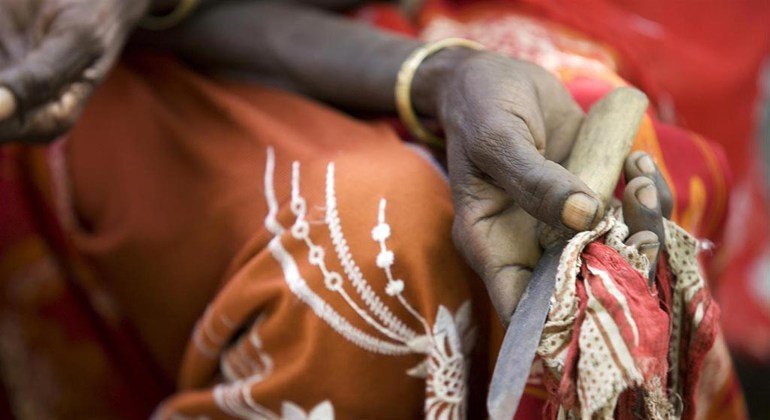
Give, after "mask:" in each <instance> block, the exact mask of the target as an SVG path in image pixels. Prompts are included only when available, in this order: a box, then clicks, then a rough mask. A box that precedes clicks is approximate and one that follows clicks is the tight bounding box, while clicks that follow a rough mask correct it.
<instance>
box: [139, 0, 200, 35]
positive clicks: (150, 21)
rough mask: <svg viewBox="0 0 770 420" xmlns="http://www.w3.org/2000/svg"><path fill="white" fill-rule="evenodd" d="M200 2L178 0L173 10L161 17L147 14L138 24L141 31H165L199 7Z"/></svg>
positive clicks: (196, 0) (197, 0)
mask: <svg viewBox="0 0 770 420" xmlns="http://www.w3.org/2000/svg"><path fill="white" fill-rule="evenodd" d="M200 2H201V0H179V3H178V4H177V5H176V7H175V8H174V10H172V11H171V12H170V13H167V14H165V15H163V16H156V15H152V14H148V15H147V16H145V17H144V18H142V20H141V21H140V22H139V26H140V27H141V28H142V29H147V30H148V31H165V30H166V29H171V28H173V27H174V26H176V25H179V24H180V23H182V21H184V20H185V19H187V17H188V16H190V15H191V14H192V12H193V11H195V9H196V8H197V7H198V5H200Z"/></svg>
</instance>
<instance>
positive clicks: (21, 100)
mask: <svg viewBox="0 0 770 420" xmlns="http://www.w3.org/2000/svg"><path fill="white" fill-rule="evenodd" d="M148 2H149V0H0V143H2V142H4V141H9V140H20V141H48V140H51V139H53V138H55V137H56V136H57V135H59V134H61V133H62V132H64V131H66V130H67V129H68V128H69V127H70V126H71V125H72V123H74V121H75V119H76V118H77V116H78V115H79V114H80V111H81V110H82V108H83V105H84V103H85V101H86V99H87V98H88V96H89V95H90V93H91V92H92V90H93V88H94V86H95V85H96V84H98V83H99V81H101V79H102V78H103V77H104V75H105V74H106V73H107V71H108V70H109V68H110V67H111V66H112V64H113V63H114V62H115V59H116V57H117V56H118V54H119V53H120V50H121V48H122V47H123V44H124V42H125V40H126V37H127V36H128V34H129V32H130V31H131V29H132V28H133V26H134V24H135V23H136V22H137V20H138V19H139V18H140V17H141V16H142V14H143V13H144V11H145V9H146V8H147V5H148Z"/></svg>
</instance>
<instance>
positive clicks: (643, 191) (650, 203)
mask: <svg viewBox="0 0 770 420" xmlns="http://www.w3.org/2000/svg"><path fill="white" fill-rule="evenodd" d="M636 199H637V200H639V202H640V203H642V205H643V206H644V207H647V208H648V209H650V210H655V209H657V208H658V190H657V189H656V188H655V185H654V184H647V185H645V186H643V187H641V188H639V189H638V190H636Z"/></svg>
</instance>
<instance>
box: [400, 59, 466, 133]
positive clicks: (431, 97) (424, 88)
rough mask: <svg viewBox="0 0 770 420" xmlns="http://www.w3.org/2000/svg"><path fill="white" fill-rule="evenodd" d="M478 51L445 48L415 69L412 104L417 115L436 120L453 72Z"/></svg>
mask: <svg viewBox="0 0 770 420" xmlns="http://www.w3.org/2000/svg"><path fill="white" fill-rule="evenodd" d="M476 54H479V51H478V50H473V49H471V48H463V47H453V48H445V49H443V50H441V51H438V52H437V53H435V54H432V55H431V56H429V57H428V58H426V59H425V61H423V62H422V63H421V64H420V66H419V67H418V68H417V71H416V72H415V74H414V80H413V82H412V89H411V97H412V104H413V106H414V109H415V111H416V112H417V114H419V115H421V116H425V117H432V118H437V117H438V116H439V115H438V113H439V109H440V103H441V96H442V92H443V91H444V89H446V88H447V87H448V86H450V85H451V84H452V79H453V78H454V75H455V70H456V69H457V68H458V67H460V65H461V64H462V63H463V62H464V61H465V60H467V59H469V58H470V57H473V56H475V55H476Z"/></svg>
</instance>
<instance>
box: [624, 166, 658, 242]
mask: <svg viewBox="0 0 770 420" xmlns="http://www.w3.org/2000/svg"><path fill="white" fill-rule="evenodd" d="M623 217H624V219H625V221H626V224H627V225H628V230H629V234H630V235H631V236H633V235H635V234H636V233H638V232H643V231H650V232H652V233H654V234H655V235H656V236H657V237H658V238H664V237H665V236H664V231H663V216H662V214H661V208H660V202H659V200H658V190H657V188H656V187H655V183H654V182H653V181H652V179H650V178H647V177H644V176H640V177H636V178H634V179H632V180H631V181H630V182H629V183H628V184H627V185H626V189H625V191H624V193H623Z"/></svg>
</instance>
